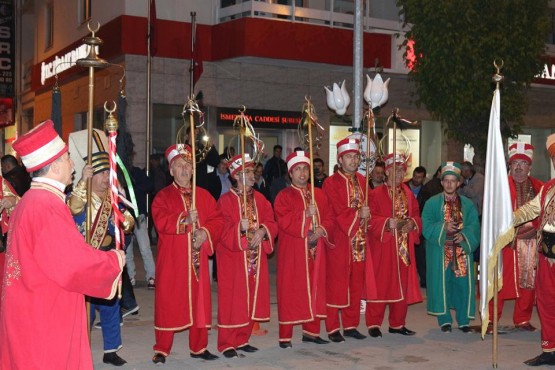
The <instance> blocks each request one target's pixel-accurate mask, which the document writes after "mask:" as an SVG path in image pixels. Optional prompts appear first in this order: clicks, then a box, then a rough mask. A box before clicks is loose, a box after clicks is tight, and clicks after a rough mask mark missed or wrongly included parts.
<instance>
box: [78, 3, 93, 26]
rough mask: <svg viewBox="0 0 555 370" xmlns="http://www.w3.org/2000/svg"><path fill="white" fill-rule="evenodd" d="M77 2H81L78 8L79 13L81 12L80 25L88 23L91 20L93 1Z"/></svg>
mask: <svg viewBox="0 0 555 370" xmlns="http://www.w3.org/2000/svg"><path fill="white" fill-rule="evenodd" d="M77 1H78V2H79V4H78V7H77V11H78V12H79V14H78V19H79V23H80V24H83V23H85V22H87V21H88V20H89V19H91V8H92V7H91V3H92V0H77Z"/></svg>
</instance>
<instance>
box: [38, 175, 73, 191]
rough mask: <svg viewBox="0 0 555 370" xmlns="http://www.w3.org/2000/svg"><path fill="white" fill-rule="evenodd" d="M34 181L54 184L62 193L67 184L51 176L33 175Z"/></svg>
mask: <svg viewBox="0 0 555 370" xmlns="http://www.w3.org/2000/svg"><path fill="white" fill-rule="evenodd" d="M33 181H36V182H42V183H44V184H48V185H52V186H53V187H55V188H56V189H58V190H60V191H61V192H62V193H63V192H64V190H66V185H65V184H62V183H61V182H59V181H56V180H53V179H51V178H49V177H33Z"/></svg>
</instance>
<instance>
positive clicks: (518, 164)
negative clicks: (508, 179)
mask: <svg viewBox="0 0 555 370" xmlns="http://www.w3.org/2000/svg"><path fill="white" fill-rule="evenodd" d="M511 166H512V167H528V166H530V163H528V162H526V161H513V162H511Z"/></svg>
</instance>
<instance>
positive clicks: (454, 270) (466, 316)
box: [422, 162, 480, 333]
mask: <svg viewBox="0 0 555 370" xmlns="http://www.w3.org/2000/svg"><path fill="white" fill-rule="evenodd" d="M441 185H442V186H443V192H442V193H440V194H437V195H435V196H433V197H432V198H430V199H429V200H428V201H427V202H426V205H425V206H424V210H423V211H422V234H423V235H424V237H425V238H426V267H427V271H426V283H427V288H428V314H430V315H433V316H437V319H438V323H439V326H440V327H441V331H443V332H451V330H452V329H451V327H452V322H453V319H452V317H451V309H452V308H453V309H454V310H455V311H456V320H457V324H458V326H459V329H460V330H461V331H463V332H464V333H468V332H470V327H469V322H470V320H471V319H474V311H475V306H476V301H475V298H474V289H475V276H474V258H473V256H472V252H474V250H475V249H476V248H478V245H479V243H480V220H479V217H478V211H477V210H476V207H475V206H474V204H473V203H472V201H471V200H470V199H468V198H467V197H465V196H460V195H459V194H457V189H458V187H459V186H460V185H461V166H460V164H458V163H455V162H445V163H443V164H442V169H441Z"/></svg>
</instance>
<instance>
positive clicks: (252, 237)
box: [216, 153, 277, 358]
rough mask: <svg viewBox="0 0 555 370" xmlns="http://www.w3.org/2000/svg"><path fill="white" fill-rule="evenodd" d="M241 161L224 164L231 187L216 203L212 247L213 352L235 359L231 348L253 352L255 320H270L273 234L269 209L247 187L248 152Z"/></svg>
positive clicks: (250, 166) (250, 173)
mask: <svg viewBox="0 0 555 370" xmlns="http://www.w3.org/2000/svg"><path fill="white" fill-rule="evenodd" d="M242 163H243V156H242V155H238V156H235V157H234V158H232V159H231V160H230V161H229V162H228V164H227V167H228V169H229V172H230V175H231V177H232V178H234V179H235V181H236V183H237V186H236V187H232V188H231V189H230V191H229V192H227V193H226V194H224V195H223V196H222V197H221V198H220V199H219V200H218V210H219V212H220V213H221V215H222V217H223V218H224V219H225V220H226V221H225V224H224V227H223V230H222V236H221V238H220V240H219V243H218V245H217V246H216V251H217V253H218V351H220V352H222V353H223V354H224V356H225V357H226V358H233V357H239V355H238V354H237V350H239V351H243V352H256V351H257V350H258V349H257V348H256V347H254V346H251V345H250V344H249V338H250V336H251V333H252V327H253V325H254V323H255V322H258V321H268V320H270V281H269V274H268V258H267V255H268V254H270V253H272V252H273V251H274V239H275V237H276V235H277V224H276V222H275V220H274V212H273V210H272V205H271V204H270V202H268V200H267V199H266V198H265V197H264V195H263V194H262V193H259V192H257V191H254V189H253V186H254V183H255V177H254V163H253V161H252V160H251V159H250V156H249V154H248V153H245V165H244V166H243V165H242ZM245 191H246V198H245V193H244V192H245ZM245 199H246V206H245Z"/></svg>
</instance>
